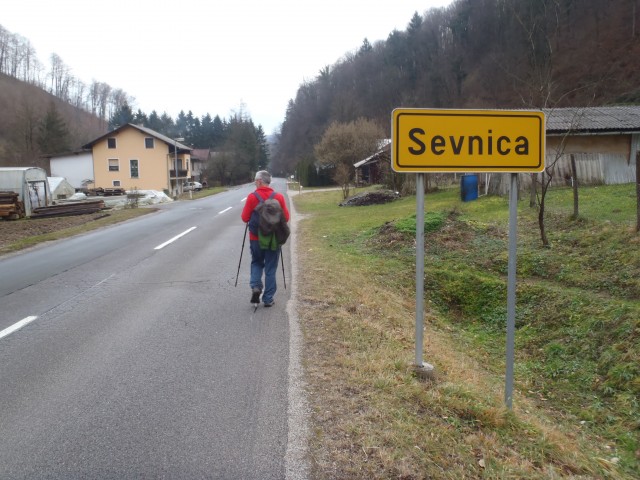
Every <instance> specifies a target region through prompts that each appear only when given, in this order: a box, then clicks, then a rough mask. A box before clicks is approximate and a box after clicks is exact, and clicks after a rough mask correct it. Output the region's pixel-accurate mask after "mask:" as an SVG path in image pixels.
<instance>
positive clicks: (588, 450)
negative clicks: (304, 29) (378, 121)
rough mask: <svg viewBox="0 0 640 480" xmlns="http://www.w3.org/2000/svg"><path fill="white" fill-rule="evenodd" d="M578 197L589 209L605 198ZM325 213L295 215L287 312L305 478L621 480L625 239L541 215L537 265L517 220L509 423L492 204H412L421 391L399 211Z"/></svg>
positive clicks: (608, 226) (625, 457)
mask: <svg viewBox="0 0 640 480" xmlns="http://www.w3.org/2000/svg"><path fill="white" fill-rule="evenodd" d="M583 190H586V189H583ZM594 190H596V191H591V190H589V192H588V195H585V197H589V198H591V200H590V201H593V202H594V204H595V205H597V204H599V203H600V200H601V199H598V196H599V195H607V196H611V195H610V193H611V192H610V191H609V192H608V191H607V188H606V187H599V189H594ZM614 196H615V195H614ZM567 198H568V201H569V202H570V201H571V199H570V196H569V197H567ZM340 200H341V198H340V192H322V193H321V192H314V193H305V194H303V195H299V196H297V197H295V199H294V201H295V202H296V209H297V210H298V211H299V212H300V213H302V214H304V215H305V216H306V218H305V219H304V220H303V221H301V222H300V224H299V228H298V233H299V240H300V245H301V246H302V247H301V248H300V249H299V253H300V255H299V257H300V263H301V265H300V269H299V271H300V272H301V273H300V286H299V292H300V298H301V305H300V307H301V308H300V312H299V314H300V318H301V323H302V326H303V331H304V335H305V348H304V351H305V353H306V355H305V360H304V361H305V369H306V373H307V378H308V382H309V389H310V402H311V405H312V407H313V418H312V425H313V439H312V446H311V449H310V451H311V452H312V457H313V458H312V460H313V470H314V477H315V478H322V479H324V478H327V479H328V478H341V479H352V478H353V479H355V478H404V479H414V478H415V479H418V478H451V479H453V478H456V479H458V478H540V479H543V478H545V479H546V478H637V476H638V474H640V469H639V467H638V461H639V457H638V456H639V455H640V452H639V451H638V449H639V448H640V446H639V443H638V442H639V438H640V433H639V432H640V421H639V419H640V410H639V406H638V398H639V396H640V395H639V394H640V390H639V389H640V373H639V371H638V364H639V363H638V360H639V358H640V347H639V345H638V344H639V342H638V334H639V333H640V325H639V323H638V322H639V319H640V304H639V302H638V298H639V295H638V292H640V288H639V285H638V279H639V278H640V259H639V256H638V255H637V251H638V243H639V242H638V236H637V235H636V234H634V233H633V232H632V231H631V229H630V228H628V226H626V225H625V224H624V223H612V222H611V221H610V218H609V217H607V220H606V221H605V220H602V221H601V220H597V219H596V220H586V219H585V218H582V219H580V220H579V221H576V222H570V221H568V220H567V218H565V217H563V214H561V213H559V212H554V211H551V212H550V213H549V217H548V221H549V226H548V229H549V233H550V235H551V238H552V242H553V247H552V248H551V249H542V248H540V247H539V240H538V238H537V228H536V227H535V212H532V211H530V210H529V209H528V208H526V207H525V206H524V205H520V213H519V226H518V229H519V239H518V299H517V302H518V303H517V305H518V306H517V315H518V317H517V328H518V331H517V334H516V340H517V345H516V355H517V359H516V392H515V398H514V409H513V411H509V410H507V409H506V408H505V407H504V402H503V395H504V358H505V352H504V350H505V349H504V343H505V340H504V324H505V317H506V281H505V280H506V279H505V277H506V262H507V233H506V232H507V230H508V229H507V216H508V205H507V203H506V201H504V200H503V199H500V198H492V197H486V198H482V199H480V200H479V201H477V202H469V203H464V204H463V203H461V202H460V201H459V200H458V199H457V192H451V191H450V192H442V193H438V194H428V195H427V203H426V205H427V210H428V212H427V216H426V221H425V231H426V232H427V233H426V235H427V241H426V251H425V253H426V255H427V257H426V265H425V270H426V291H425V295H426V305H427V307H426V312H425V319H426V332H425V345H424V352H425V361H428V362H429V363H432V364H434V365H435V366H436V371H437V378H436V380H435V381H432V382H423V381H420V380H419V379H418V378H417V377H416V376H415V375H414V372H413V368H412V365H411V363H412V361H413V356H414V343H413V342H414V339H415V333H414V328H415V327H414V318H415V296H414V295H415V283H414V271H415V270H414V265H415V245H414V242H413V238H414V235H415V198H405V199H401V200H399V201H396V202H393V203H391V204H386V205H379V206H369V207H338V206H337V204H338V203H339V202H340ZM625 205H626V204H625ZM625 205H623V206H622V207H621V206H620V205H614V206H613V207H612V208H614V209H616V210H618V209H620V208H622V209H624V208H627V207H626V206H625ZM585 211H588V208H587V206H585ZM412 222H413V224H412Z"/></svg>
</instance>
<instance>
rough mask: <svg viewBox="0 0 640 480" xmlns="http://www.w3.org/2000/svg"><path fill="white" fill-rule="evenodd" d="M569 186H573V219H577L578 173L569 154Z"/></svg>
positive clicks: (573, 158)
mask: <svg viewBox="0 0 640 480" xmlns="http://www.w3.org/2000/svg"><path fill="white" fill-rule="evenodd" d="M571 180H572V182H571V184H572V186H573V219H574V220H577V219H578V213H579V212H578V172H577V171H576V158H575V156H574V155H573V154H571Z"/></svg>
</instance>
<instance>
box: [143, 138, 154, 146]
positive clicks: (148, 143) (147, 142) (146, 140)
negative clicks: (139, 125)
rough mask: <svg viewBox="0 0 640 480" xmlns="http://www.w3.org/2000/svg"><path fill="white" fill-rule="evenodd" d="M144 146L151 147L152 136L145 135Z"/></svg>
mask: <svg viewBox="0 0 640 480" xmlns="http://www.w3.org/2000/svg"><path fill="white" fill-rule="evenodd" d="M144 148H153V137H145V139H144Z"/></svg>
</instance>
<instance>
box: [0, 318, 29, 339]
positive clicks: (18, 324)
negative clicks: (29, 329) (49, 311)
mask: <svg viewBox="0 0 640 480" xmlns="http://www.w3.org/2000/svg"><path fill="white" fill-rule="evenodd" d="M36 318H38V317H36V316H30V317H26V318H23V319H22V320H20V321H19V322H16V323H14V324H13V325H11V326H10V327H7V328H5V329H4V330H2V331H1V332H0V338H2V337H6V336H7V335H10V334H12V333H13V332H15V331H17V330H20V329H21V328H22V327H24V326H25V325H28V324H30V323H31V322H33V321H34V320H35V319H36Z"/></svg>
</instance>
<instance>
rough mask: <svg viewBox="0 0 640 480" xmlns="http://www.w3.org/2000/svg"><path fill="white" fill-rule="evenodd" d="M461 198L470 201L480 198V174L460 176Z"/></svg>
mask: <svg viewBox="0 0 640 480" xmlns="http://www.w3.org/2000/svg"><path fill="white" fill-rule="evenodd" d="M460 198H461V199H462V201H463V202H470V201H471V200H476V199H477V198H478V175H462V177H460Z"/></svg>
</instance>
